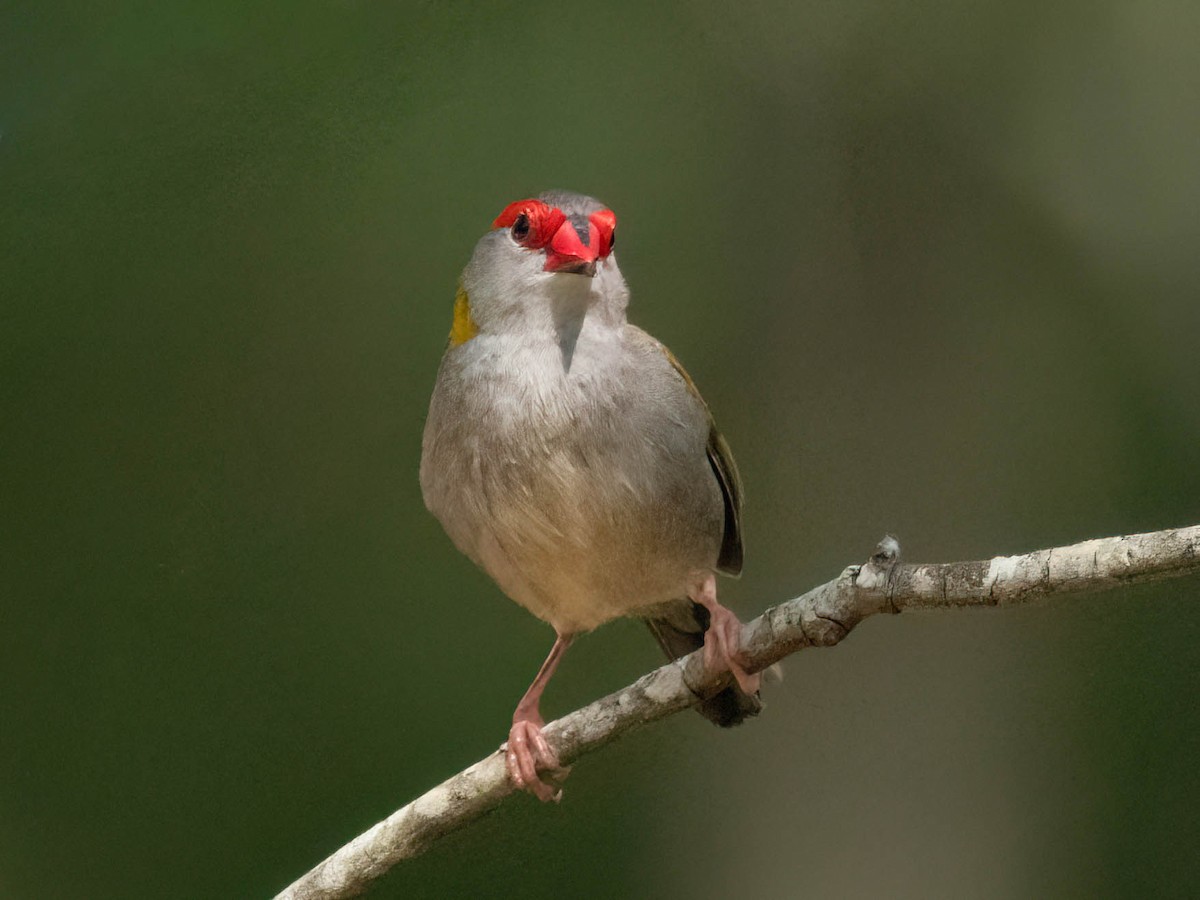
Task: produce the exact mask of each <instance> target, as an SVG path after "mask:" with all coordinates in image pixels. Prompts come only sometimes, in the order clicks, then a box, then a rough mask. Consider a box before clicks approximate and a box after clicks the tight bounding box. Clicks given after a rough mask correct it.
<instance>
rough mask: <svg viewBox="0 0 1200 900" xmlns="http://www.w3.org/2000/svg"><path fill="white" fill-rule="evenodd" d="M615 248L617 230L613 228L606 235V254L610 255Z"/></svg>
mask: <svg viewBox="0 0 1200 900" xmlns="http://www.w3.org/2000/svg"><path fill="white" fill-rule="evenodd" d="M615 246H617V229H615V228H614V229H613V230H612V231H610V232H609V233H608V252H609V253H612V249H613V247H615Z"/></svg>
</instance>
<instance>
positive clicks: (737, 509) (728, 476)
mask: <svg viewBox="0 0 1200 900" xmlns="http://www.w3.org/2000/svg"><path fill="white" fill-rule="evenodd" d="M658 346H659V349H661V350H662V352H663V353H664V354H665V355H666V357H667V359H668V360H670V362H671V365H672V366H673V367H674V369H675V371H676V372H678V373H679V374H680V376H681V377H682V378H683V381H684V383H685V384H686V385H687V389H688V391H689V392H691V394H692V396H694V397H695V398H696V399H697V400H699V401H700V405H701V406H703V407H704V411H705V412H706V413H707V414H708V446H707V448H706V449H707V451H708V463H709V465H710V466H712V470H713V474H714V475H715V476H716V477H717V483H718V484H719V485H720V486H721V496H722V497H723V498H724V500H725V532H724V535H723V536H722V538H721V552H720V554H719V555H718V557H717V569H719V570H720V571H722V572H724V573H725V574H727V575H738V574H741V571H742V559H743V555H744V554H743V550H742V479H741V476H739V475H738V470H737V463H735V462H734V461H733V451H731V450H730V449H729V444H728V443H727V442H726V441H725V438H724V437H722V435H721V432H720V431H718V430H717V423H716V421H715V420H714V419H713V414H712V410H710V409H709V408H708V404H707V403H705V402H704V398H703V397H702V396H700V390H699V389H698V388H697V387H696V382H694V381H692V376H690V375H688V373H687V370H686V369H684V367H683V365H682V364H681V363H680V362H679V360H677V359H676V358H675V354H673V353H672V352H671V351H670V350H668V349H667V348H666V347H664V346H663V345H662V344H659V345H658Z"/></svg>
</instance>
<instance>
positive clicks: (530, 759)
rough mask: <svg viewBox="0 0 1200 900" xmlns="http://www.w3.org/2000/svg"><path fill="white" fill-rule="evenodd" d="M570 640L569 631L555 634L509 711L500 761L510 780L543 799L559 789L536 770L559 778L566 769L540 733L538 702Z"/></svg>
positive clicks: (555, 795)
mask: <svg viewBox="0 0 1200 900" xmlns="http://www.w3.org/2000/svg"><path fill="white" fill-rule="evenodd" d="M573 640H575V635H573V634H560V635H558V639H557V640H556V641H555V642H554V646H553V647H551V648H550V655H549V656H547V657H546V661H545V662H544V663H542V667H541V668H540V669H538V673H537V677H536V678H534V679H533V684H531V685H530V686H529V690H527V691H526V692H525V696H524V697H522V698H521V702H520V703H518V704H517V711H516V712H514V713H513V724H512V729H511V730H510V731H509V732H508V745H507V747H506V748H505V754H504V761H505V764H506V765H507V766H508V776H509V778H511V779H512V780H513V784H515V785H516V786H517V787H518V788H521V789H522V790H526V791H529V793H531V794H533V795H534V796H535V797H537V798H538V799H539V800H541V801H543V802H545V801H547V800H554V801H556V802H557V801H558V800H561V799H562V790H561V789H560V788H556V787H554V786H552V785H549V784H547V783H546V782H545V781H543V780H542V779H541V777H540V776H539V775H538V772H539V771H547V772H551V773H553V774H554V775H555V776H557V778H558V780H560V781H561V780H562V779H563V778H565V777H566V775H567V772H568V771H570V770H569V769H564V768H563V767H562V766H561V765H559V762H558V754H557V753H555V752H554V749H553V748H552V747H551V746H550V745H549V744H548V743H547V742H546V739H545V738H544V737H543V736H542V726H543V725H545V724H546V722H545V720H544V719H543V718H542V714H541V711H540V710H539V709H538V704H539V703H540V701H541V699H542V691H544V690H545V689H546V683H547V682H548V681H549V680H550V676H551V675H553V674H554V670H555V669H557V668H558V662H559V660H561V659H562V655H563V653H565V652H566V650H567V648H568V647H570V646H571V641H573Z"/></svg>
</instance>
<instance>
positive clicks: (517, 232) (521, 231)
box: [512, 213, 529, 241]
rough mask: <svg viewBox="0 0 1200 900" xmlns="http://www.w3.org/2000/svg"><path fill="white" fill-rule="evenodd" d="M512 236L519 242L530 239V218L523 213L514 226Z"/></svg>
mask: <svg viewBox="0 0 1200 900" xmlns="http://www.w3.org/2000/svg"><path fill="white" fill-rule="evenodd" d="M512 236H513V238H514V239H516V240H518V241H523V240H525V239H526V238H527V237H529V216H527V215H525V213H521V214H520V215H519V216H517V219H516V221H515V222H513V224H512Z"/></svg>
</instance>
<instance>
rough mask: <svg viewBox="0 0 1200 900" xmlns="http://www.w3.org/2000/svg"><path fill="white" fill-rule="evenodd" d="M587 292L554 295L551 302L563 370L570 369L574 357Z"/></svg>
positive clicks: (587, 299)
mask: <svg viewBox="0 0 1200 900" xmlns="http://www.w3.org/2000/svg"><path fill="white" fill-rule="evenodd" d="M567 277H571V276H567ZM575 277H578V276H575ZM589 297H590V295H589V293H587V292H584V291H580V292H578V293H574V292H573V293H571V294H568V295H566V296H561V297H556V298H555V299H554V302H553V303H552V304H551V307H550V308H551V313H552V315H553V317H554V331H555V334H556V335H557V337H558V349H559V350H560V351H561V352H562V364H563V372H570V371H571V360H572V359H574V357H575V345H576V344H577V343H578V342H579V333H580V332H581V331H583V323H584V320H585V319H586V318H587V312H588V305H589Z"/></svg>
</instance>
